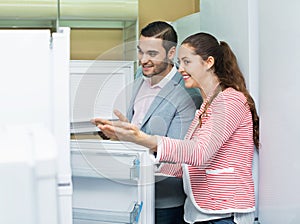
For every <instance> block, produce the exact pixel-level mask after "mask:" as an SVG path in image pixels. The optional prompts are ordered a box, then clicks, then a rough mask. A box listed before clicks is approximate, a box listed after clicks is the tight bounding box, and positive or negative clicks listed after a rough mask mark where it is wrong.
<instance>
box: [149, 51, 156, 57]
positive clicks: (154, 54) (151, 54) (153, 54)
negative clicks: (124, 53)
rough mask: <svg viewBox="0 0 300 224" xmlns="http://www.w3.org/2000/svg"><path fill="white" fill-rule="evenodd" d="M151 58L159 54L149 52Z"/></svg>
mask: <svg viewBox="0 0 300 224" xmlns="http://www.w3.org/2000/svg"><path fill="white" fill-rule="evenodd" d="M149 56H150V57H155V56H157V52H149Z"/></svg>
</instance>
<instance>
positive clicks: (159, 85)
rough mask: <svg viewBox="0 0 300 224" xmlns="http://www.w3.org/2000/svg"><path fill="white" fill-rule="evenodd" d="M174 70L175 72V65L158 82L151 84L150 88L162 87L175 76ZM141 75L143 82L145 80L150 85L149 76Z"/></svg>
mask: <svg viewBox="0 0 300 224" xmlns="http://www.w3.org/2000/svg"><path fill="white" fill-rule="evenodd" d="M176 72H177V68H176V66H173V68H172V69H171V71H170V72H169V73H168V74H167V75H166V76H165V77H164V78H163V79H162V80H160V82H159V83H157V84H155V85H153V86H151V88H156V87H158V88H161V89H162V88H163V87H165V85H167V83H168V82H169V81H170V80H171V79H172V78H173V77H174V76H175V74H176ZM143 77H144V80H145V82H147V83H148V84H149V86H150V82H151V78H148V77H145V76H143Z"/></svg>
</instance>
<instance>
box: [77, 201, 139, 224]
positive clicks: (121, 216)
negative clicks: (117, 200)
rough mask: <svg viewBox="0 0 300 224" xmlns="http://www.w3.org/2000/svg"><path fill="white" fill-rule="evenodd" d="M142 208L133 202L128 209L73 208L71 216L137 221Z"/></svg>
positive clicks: (100, 219) (87, 218)
mask: <svg viewBox="0 0 300 224" xmlns="http://www.w3.org/2000/svg"><path fill="white" fill-rule="evenodd" d="M141 209H142V203H141V204H137V203H136V204H134V205H133V207H132V210H130V211H104V210H95V209H83V208H73V218H74V221H75V222H76V220H91V221H101V222H107V223H132V224H135V223H138V220H139V215H140V212H141Z"/></svg>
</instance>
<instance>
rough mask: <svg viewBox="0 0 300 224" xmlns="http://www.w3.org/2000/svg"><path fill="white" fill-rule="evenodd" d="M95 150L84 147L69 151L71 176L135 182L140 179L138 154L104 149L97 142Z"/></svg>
mask: <svg viewBox="0 0 300 224" xmlns="http://www.w3.org/2000/svg"><path fill="white" fill-rule="evenodd" d="M95 144H96V145H99V147H98V148H97V149H95V148H94V149H93V148H88V147H86V146H82V147H80V146H79V147H78V148H75V147H73V148H72V150H71V165H72V172H73V176H77V177H79V176H82V177H95V178H108V179H117V180H129V181H130V180H131V181H137V180H138V179H139V178H140V154H139V153H138V152H126V151H125V152H124V151H120V150H117V148H115V149H113V150H112V149H109V148H105V146H104V145H102V144H101V143H100V142H99V141H98V142H97V143H95Z"/></svg>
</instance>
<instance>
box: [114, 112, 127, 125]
mask: <svg viewBox="0 0 300 224" xmlns="http://www.w3.org/2000/svg"><path fill="white" fill-rule="evenodd" d="M114 114H115V115H116V116H117V117H118V118H119V119H120V121H123V122H129V121H128V119H127V117H125V116H124V115H123V114H122V113H121V112H120V111H118V110H117V109H115V110H114Z"/></svg>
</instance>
